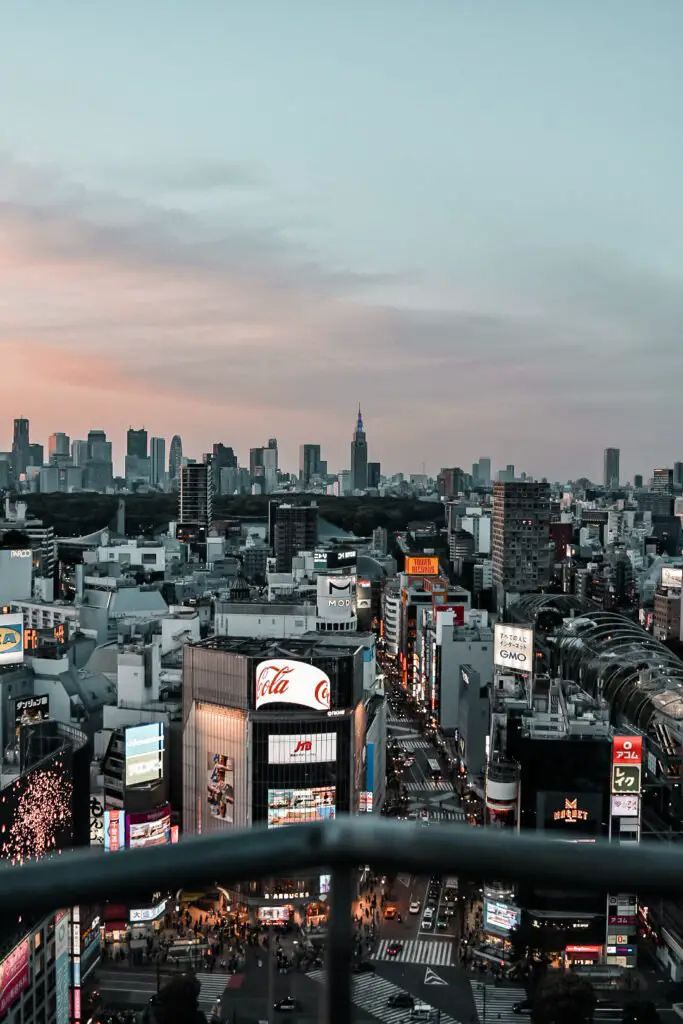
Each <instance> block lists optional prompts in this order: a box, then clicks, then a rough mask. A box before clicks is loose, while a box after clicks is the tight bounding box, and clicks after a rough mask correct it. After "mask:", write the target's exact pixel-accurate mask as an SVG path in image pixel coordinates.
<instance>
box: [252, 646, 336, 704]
mask: <svg viewBox="0 0 683 1024" xmlns="http://www.w3.org/2000/svg"><path fill="white" fill-rule="evenodd" d="M330 689H331V687H330V678H329V676H328V675H326V674H325V672H323V671H322V670H321V669H319V668H316V667H315V665H310V664H309V663H308V662H305V661H296V660H294V659H293V658H274V659H272V660H270V661H262V662H260V663H259V664H258V665H257V666H256V692H255V702H254V703H255V707H256V710H257V711H258V709H259V708H262V707H264V706H265V705H266V704H297V705H298V706H299V707H304V708H312V709H313V710H314V711H329V710H330Z"/></svg>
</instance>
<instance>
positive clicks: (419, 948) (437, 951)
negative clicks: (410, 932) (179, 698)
mask: <svg viewBox="0 0 683 1024" xmlns="http://www.w3.org/2000/svg"><path fill="white" fill-rule="evenodd" d="M395 941H396V940H395V939H382V940H381V941H380V944H379V946H378V947H377V952H376V953H375V956H374V959H375V960H387V961H389V962H390V963H392V962H393V963H398V964H401V963H403V964H425V965H426V964H434V966H436V967H453V966H454V960H453V940H452V939H448V938H446V937H444V938H442V939H441V938H436V937H435V936H432V937H431V938H429V939H421V938H417V939H407V940H406V941H405V942H401V946H402V949H401V952H400V953H397V954H396V956H389V954H388V953H387V949H388V947H389V946H391V945H392V944H393V943H394V942H395Z"/></svg>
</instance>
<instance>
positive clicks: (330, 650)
mask: <svg viewBox="0 0 683 1024" xmlns="http://www.w3.org/2000/svg"><path fill="white" fill-rule="evenodd" d="M350 636H353V634H350ZM356 639H357V638H356ZM189 646H190V647H197V648H202V649H203V650H210V651H222V652H224V653H226V654H241V655H243V656H244V657H247V658H261V659H263V660H267V659H268V658H297V659H299V660H306V659H307V658H315V657H326V658H329V657H341V656H342V655H348V653H349V646H350V645H349V644H345V643H344V642H343V640H342V638H341V637H335V636H326V637H323V636H319V635H317V634H310V633H309V634H308V636H305V637H291V638H289V639H286V640H267V639H263V638H260V637H244V638H242V637H229V636H210V637H207V638H206V640H199V641H197V643H194V644H190V645H189ZM359 646H360V645H359Z"/></svg>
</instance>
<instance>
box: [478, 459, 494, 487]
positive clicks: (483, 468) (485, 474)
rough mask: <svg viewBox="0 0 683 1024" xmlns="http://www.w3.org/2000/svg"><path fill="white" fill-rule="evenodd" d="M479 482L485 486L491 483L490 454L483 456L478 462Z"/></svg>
mask: <svg viewBox="0 0 683 1024" xmlns="http://www.w3.org/2000/svg"><path fill="white" fill-rule="evenodd" d="M477 465H478V472H477V483H479V484H481V485H483V486H484V487H490V485H491V460H490V459H489V458H488V456H486V457H484V456H482V457H481V458H480V459H479V462H478V464H477Z"/></svg>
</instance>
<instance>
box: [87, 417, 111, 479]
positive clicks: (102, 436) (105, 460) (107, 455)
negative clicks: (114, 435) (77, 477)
mask: <svg viewBox="0 0 683 1024" xmlns="http://www.w3.org/2000/svg"><path fill="white" fill-rule="evenodd" d="M113 480H114V467H113V465H112V451H111V441H107V435H106V433H105V432H104V430H89V431H88V462H87V466H86V473H85V486H86V487H87V488H88V490H92V491H106V490H107V488H108V487H111V486H112V483H113Z"/></svg>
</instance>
